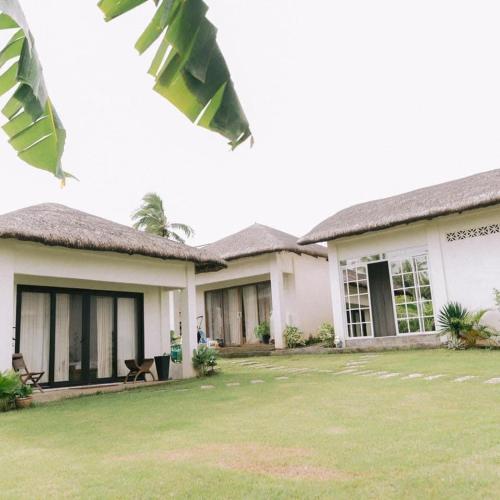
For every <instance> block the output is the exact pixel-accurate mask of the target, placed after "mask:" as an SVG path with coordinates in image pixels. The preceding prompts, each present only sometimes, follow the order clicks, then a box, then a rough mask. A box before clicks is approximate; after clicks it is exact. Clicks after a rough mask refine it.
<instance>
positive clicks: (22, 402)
mask: <svg viewBox="0 0 500 500" xmlns="http://www.w3.org/2000/svg"><path fill="white" fill-rule="evenodd" d="M32 402H33V398H32V397H31V396H26V397H25V398H16V408H17V409H18V410H21V409H23V408H29V407H30V406H31V403H32Z"/></svg>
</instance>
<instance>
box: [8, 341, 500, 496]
mask: <svg viewBox="0 0 500 500" xmlns="http://www.w3.org/2000/svg"><path fill="white" fill-rule="evenodd" d="M362 359H365V358H362V355H360V354H353V355H316V356H307V355H305V356H293V357H280V356H276V357H265V358H252V360H251V361H258V362H260V363H262V364H265V365H267V364H272V365H274V366H276V367H279V366H284V367H285V368H280V369H277V370H270V369H269V368H262V367H261V368H251V367H250V366H240V365H238V364H237V363H234V362H232V360H227V361H223V362H221V367H222V370H223V373H222V374H220V375H217V376H215V377H212V378H209V379H203V380H191V381H185V382H178V383H172V384H169V385H167V386H157V387H151V388H145V389H140V390H136V391H129V392H125V393H116V394H103V395H98V396H90V397H85V398H79V399H74V400H71V401H65V402H59V403H52V404H47V405H42V406H39V407H37V408H34V409H31V410H25V411H21V412H11V413H6V414H1V415H0V439H1V444H2V445H1V447H0V465H1V469H0V470H1V480H0V496H1V497H2V498H13V497H16V498H19V497H22V498H28V497H29V498H47V497H49V496H50V497H54V496H55V497H62V496H66V497H86V498H104V497H105V498H110V497H111V498H113V497H115V498H119V497H121V498H124V497H127V498H130V497H136V498H137V497H141V498H143V497H157V498H160V497H168V496H175V497H181V498H217V499H220V498H283V499H285V498H325V497H335V498H384V499H385V498H419V499H421V498H494V497H496V498H498V495H499V492H500V384H497V385H495V384H485V383H484V381H485V380H488V379H489V378H492V377H500V351H479V350H478V351H467V352H448V351H446V350H432V351H411V352H388V353H380V354H378V355H377V356H376V357H373V358H370V359H369V361H368V362H367V365H366V366H365V367H359V368H358V370H378V371H388V372H398V373H400V374H401V375H398V376H395V377H393V378H387V379H379V378H376V377H373V376H363V375H352V374H340V375H335V372H338V371H340V370H342V369H344V368H345V367H346V364H347V363H350V362H352V361H360V360H362ZM233 361H234V360H233ZM290 367H292V368H307V367H313V368H317V369H319V370H333V371H334V372H333V373H329V372H318V371H316V372H305V373H300V372H299V373H293V372H290V370H289V368H290ZM410 373H422V374H423V375H432V374H442V375H445V376H444V377H441V378H438V379H435V380H432V381H427V380H424V378H423V377H420V378H415V379H411V380H409V379H407V380H403V378H402V377H403V376H404V375H407V374H410ZM465 375H475V378H473V379H471V380H466V381H464V382H454V378H457V377H460V376H465ZM285 376H286V377H288V378H287V379H283V380H277V377H285ZM252 380H262V381H263V382H262V383H254V384H252V383H251V381H252ZM236 382H239V384H240V385H239V386H233V387H228V386H227V385H226V384H228V383H236ZM204 384H211V385H214V386H215V387H214V388H212V389H201V385H204ZM179 389H183V390H179ZM185 389H187V390H185Z"/></svg>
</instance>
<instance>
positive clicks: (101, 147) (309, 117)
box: [0, 0, 500, 244]
mask: <svg viewBox="0 0 500 500" xmlns="http://www.w3.org/2000/svg"><path fill="white" fill-rule="evenodd" d="M206 1H207V3H208V4H209V6H210V11H209V17H210V19H211V20H212V21H213V22H214V23H215V24H216V25H217V26H218V28H219V42H220V44H221V46H222V50H223V52H224V54H225V56H226V59H227V61H228V64H229V67H230V69H231V71H232V75H233V79H234V81H235V84H236V89H237V91H238V94H239V96H240V99H241V101H242V103H243V106H244V108H245V110H246V113H247V116H248V118H249V120H250V122H251V125H252V129H253V132H254V134H255V138H256V145H255V147H254V148H253V149H249V148H248V145H244V146H242V147H240V148H239V149H238V150H236V151H235V152H232V153H231V152H230V151H229V150H228V147H227V146H226V144H225V141H224V139H223V138H221V137H220V136H218V135H216V134H213V133H211V132H208V131H206V130H204V129H201V128H198V127H195V126H193V125H191V124H190V123H189V121H188V120H187V119H186V118H185V117H184V116H183V115H182V114H180V113H179V112H178V111H177V110H176V109H175V108H173V107H172V106H171V105H170V104H169V103H168V102H167V101H165V100H164V99H163V98H161V97H160V96H159V95H157V94H156V93H155V92H153V91H152V90H151V87H152V84H153V81H152V79H151V78H150V77H149V76H148V75H147V74H146V70H147V67H148V66H149V63H150V60H151V57H152V53H149V52H148V53H146V54H145V55H144V56H142V57H139V56H138V55H137V53H136V52H135V50H134V48H133V45H134V43H135V40H136V39H137V37H138V35H139V34H140V33H141V32H142V29H143V28H144V27H145V25H146V24H147V22H148V20H149V19H150V18H151V16H152V12H153V9H152V5H145V6H142V7H140V8H139V9H136V11H135V12H131V13H129V14H127V15H125V16H123V17H122V18H120V19H117V20H115V21H113V22H111V23H105V22H104V21H103V19H102V16H101V13H100V11H99V10H98V9H97V7H96V5H95V4H96V0H71V1H68V0H66V1H63V0H43V1H42V0H22V5H23V7H24V9H25V13H26V15H27V18H28V20H29V22H30V24H31V27H32V31H33V34H34V36H35V39H36V42H37V47H38V52H39V54H40V56H41V59H42V62H43V65H44V71H45V77H46V80H47V84H48V87H49V92H50V94H51V97H52V100H53V102H54V104H55V106H56V108H57V110H58V112H59V115H60V116H61V118H62V120H63V123H64V125H65V127H66V129H67V132H68V140H67V146H66V152H65V155H64V164H63V166H64V168H65V169H66V170H68V171H70V172H72V173H73V174H75V175H76V176H77V177H79V179H80V182H71V181H70V182H69V183H68V186H67V187H66V188H65V189H63V190H61V189H60V188H59V185H58V182H57V180H56V179H54V178H53V177H52V176H51V175H50V174H47V173H43V172H40V171H37V170H36V169H33V168H31V167H28V166H26V165H25V164H24V163H22V162H21V161H20V160H18V159H17V157H16V155H15V153H14V152H13V151H11V149H10V147H9V146H8V144H7V142H6V140H5V136H3V135H0V168H1V172H2V176H1V179H2V180H1V184H0V212H6V211H10V210H13V209H16V208H20V207H23V206H27V205H32V204H35V203H41V202H46V201H52V202H58V203H63V204H66V205H69V206H72V207H75V208H79V209H81V210H85V211H88V212H91V213H94V214H97V215H100V216H102V217H106V218H109V219H112V220H115V221H118V222H122V223H125V224H129V223H130V218H129V215H130V213H131V212H132V210H133V209H134V208H136V207H137V206H138V204H139V202H140V199H141V197H142V196H143V195H144V194H145V193H146V192H148V191H157V192H158V193H160V194H161V196H162V197H163V198H164V201H165V203H166V206H167V211H168V214H169V216H170V217H171V219H172V220H174V221H178V222H185V223H188V224H190V225H192V226H193V227H194V228H195V230H196V232H197V234H196V237H195V238H194V239H192V240H190V241H189V242H190V243H191V244H201V243H206V242H210V241H214V240H216V239H218V238H220V237H223V236H226V235H228V234H230V233H232V232H235V231H237V230H239V229H241V228H243V227H246V226H247V225H250V224H252V223H253V222H256V221H257V222H261V223H264V224H268V225H270V226H274V227H277V228H279V229H282V230H285V231H288V232H291V233H294V234H296V235H299V236H300V235H302V234H304V233H306V232H307V231H308V230H310V229H311V228H312V227H313V226H314V225H316V224H317V223H319V222H320V221H322V220H323V219H324V218H326V217H328V216H329V215H331V214H333V213H334V212H336V211H337V210H340V209H342V208H344V207H346V206H349V205H352V204H354V203H357V202H361V201H366V200H370V199H374V198H379V197H384V196H389V195H392V194H397V193H400V192H404V191H407V190H410V189H414V188H418V187H422V186H426V185H429V184H434V183H437V182H441V181H445V180H450V179H453V178H457V177H462V176H465V175H468V174H472V173H476V172H479V171H483V170H489V169H492V168H497V167H499V166H500V162H499V160H500V91H499V89H500V30H499V29H498V21H499V19H500V3H499V2H498V1H495V0H491V1H486V0H469V1H463V0H448V1H444V0H420V1H419V2H416V1H404V0H393V1H389V0H378V1H376V2H375V1H373V0H363V1H362V0H357V1H356V0H349V1H347V0H344V1H330V0H311V1H309V2H303V1H298V0H272V1H270V0H206ZM2 120H3V117H2V118H1V119H0V121H2Z"/></svg>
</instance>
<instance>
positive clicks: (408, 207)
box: [299, 169, 500, 245]
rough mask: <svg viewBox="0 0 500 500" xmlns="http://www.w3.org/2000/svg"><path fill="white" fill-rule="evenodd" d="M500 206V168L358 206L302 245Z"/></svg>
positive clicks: (328, 222) (319, 228)
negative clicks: (499, 204)
mask: <svg viewBox="0 0 500 500" xmlns="http://www.w3.org/2000/svg"><path fill="white" fill-rule="evenodd" d="M498 203H500V169H497V170H491V171H489V172H483V173H480V174H476V175H471V176H470V177H465V178H462V179H458V180H454V181H451V182H445V183H443V184H437V185H435V186H430V187H426V188H422V189H417V190H415V191H411V192H409V193H404V194H400V195H397V196H392V197H390V198H384V199H381V200H375V201H369V202H367V203H361V204H359V205H354V206H352V207H350V208H346V209H344V210H341V211H340V212H338V213H336V214H335V215H332V216H331V217H329V218H328V219H326V220H325V221H323V222H322V223H321V224H319V225H317V226H316V227H315V228H314V229H312V231H310V232H309V233H308V234H306V235H305V236H303V237H302V238H301V239H300V240H299V244H300V245H308V244H311V243H316V242H319V241H329V240H335V239H337V238H342V237H345V236H353V235H357V234H362V233H366V232H369V231H377V230H380V229H386V228H390V227H393V226H397V225H399V224H408V223H410V222H416V221H419V220H424V219H432V218H434V217H439V216H442V215H449V214H453V213H458V212H463V211H465V210H472V209H474V208H481V207H487V206H490V205H496V204H498Z"/></svg>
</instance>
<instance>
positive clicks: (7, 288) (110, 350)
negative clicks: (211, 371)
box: [0, 204, 224, 386]
mask: <svg viewBox="0 0 500 500" xmlns="http://www.w3.org/2000/svg"><path fill="white" fill-rule="evenodd" d="M221 267H224V263H223V262H222V261H221V260H220V259H218V258H214V257H211V256H210V255H209V253H208V252H207V251H206V250H199V249H196V248H191V247H188V246H186V245H182V244H179V243H174V242H171V241H168V240H166V239H164V238H160V237H157V236H153V235H150V234H147V233H143V232H140V231H136V230H135V229H132V228H130V227H126V226H123V225H120V224H116V223H114V222H111V221H108V220H105V219H101V218H99V217H95V216H93V215H90V214H86V213H83V212H80V211H77V210H73V209H71V208H67V207H64V206H62V205H55V204H44V205H37V206H33V207H29V208H25V209H22V210H18V211H15V212H11V213H8V214H4V215H1V216H0V370H6V369H8V368H10V367H11V356H12V353H13V352H14V351H16V352H21V353H22V354H23V355H24V359H25V361H26V364H27V366H28V368H29V369H30V370H31V371H44V372H45V375H44V377H43V379H42V382H43V383H45V384H47V385H49V386H64V385H82V384H89V383H103V382H109V381H113V380H116V379H119V378H120V377H122V376H123V375H125V374H126V373H127V370H126V367H125V364H124V360H125V359H128V358H136V359H139V360H140V359H142V358H144V357H146V358H148V357H153V356H155V355H160V354H162V353H164V352H169V351H170V319H169V311H170V307H169V303H168V300H169V296H170V295H172V294H170V293H168V292H169V291H172V290H179V291H180V293H179V294H177V295H179V296H180V302H181V320H182V330H183V331H182V343H183V352H185V353H186V352H187V353H191V352H192V350H193V348H194V347H196V341H197V339H196V322H195V317H196V297H195V283H194V280H195V272H196V270H197V269H201V268H203V269H219V268H221ZM179 375H180V376H184V377H188V376H191V375H192V366H191V356H190V355H188V356H184V361H183V366H182V374H179Z"/></svg>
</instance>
